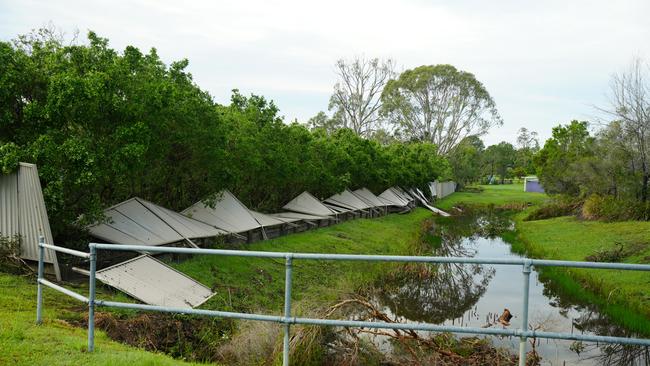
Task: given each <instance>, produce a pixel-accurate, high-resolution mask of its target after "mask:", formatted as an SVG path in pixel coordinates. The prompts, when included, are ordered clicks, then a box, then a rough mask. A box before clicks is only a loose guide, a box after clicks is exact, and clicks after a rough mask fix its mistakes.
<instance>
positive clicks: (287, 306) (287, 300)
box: [36, 237, 650, 366]
mask: <svg viewBox="0 0 650 366" xmlns="http://www.w3.org/2000/svg"><path fill="white" fill-rule="evenodd" d="M43 240H44V239H43V238H42V237H40V238H39V248H40V257H39V263H38V294H37V306H36V322H37V323H39V324H40V323H41V322H42V306H43V296H42V291H43V290H42V285H45V286H48V287H50V288H53V289H55V290H57V291H60V292H62V293H64V294H66V295H68V296H72V297H74V298H75V299H77V300H79V301H82V302H85V303H88V351H90V352H92V351H93V350H94V341H95V340H94V334H95V321H94V319H95V306H106V307H115V308H126V309H134V310H146V311H158V312H167V313H179V314H194V315H205V316H212V317H222V318H232V319H243V320H256V321H265V322H274V323H280V324H284V342H283V360H282V361H283V365H287V366H288V365H289V334H290V330H291V329H290V327H291V325H292V324H304V325H319V326H339V327H363V328H380V329H395V330H421V331H433V332H452V333H465V334H484V335H498V336H514V337H519V365H521V366H524V365H525V364H526V343H527V342H526V340H527V338H547V339H563V340H576V341H586V342H603V343H618V344H627V345H637V346H650V339H641V338H626V337H610V336H598V335H584V334H571V333H556V332H542V331H535V330H529V329H528V297H529V286H530V272H531V269H532V267H533V266H538V267H573V268H594V269H616V270H630V271H650V265H647V264H628V263H594V262H572V261H557V260H546V259H528V258H465V257H430V256H395V255H358V254H320V253H288V252H261V251H245V250H225V249H200V248H178V247H150V246H146V245H122V244H100V243H90V244H89V245H88V246H89V248H90V253H84V252H79V251H75V250H71V249H68V248H63V247H58V246H55V245H51V244H45V243H44V241H43ZM45 248H48V249H52V250H55V251H60V252H64V253H68V254H71V255H76V256H78V257H82V258H87V259H89V261H90V271H89V276H90V278H89V291H88V297H87V298H86V297H84V296H83V295H80V294H77V293H75V292H74V291H70V290H68V289H65V288H63V287H61V286H58V285H56V284H53V283H51V282H49V281H47V280H45V279H44V277H43V266H44V262H43V259H44V254H45V252H44V250H45ZM98 249H100V250H114V251H135V252H149V253H183V254H203V255H222V256H238V257H256V258H284V259H285V287H284V316H279V315H264V314H250V313H239V312H228V311H217V310H203V309H192V308H175V307H169V306H156V305H145V304H131V303H125V302H115V301H104V300H97V299H96V298H95V274H96V269H97V267H96V265H97V250H98ZM294 259H301V260H335V261H337V260H345V261H370V262H410V263H469V264H494V265H516V266H522V273H523V275H524V281H523V308H522V320H523V321H522V327H521V329H495V328H474V327H458V326H446V325H435V324H426V323H408V324H403V323H385V322H368V321H355V320H334V319H318V318H302V317H292V316H291V280H292V264H293V260H294Z"/></svg>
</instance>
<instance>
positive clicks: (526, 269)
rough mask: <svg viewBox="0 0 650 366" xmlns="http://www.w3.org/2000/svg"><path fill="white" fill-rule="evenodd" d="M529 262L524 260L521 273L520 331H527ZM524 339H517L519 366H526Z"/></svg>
mask: <svg viewBox="0 0 650 366" xmlns="http://www.w3.org/2000/svg"><path fill="white" fill-rule="evenodd" d="M530 267H531V260H530V259H526V261H525V263H524V266H523V269H522V273H523V275H524V276H523V277H524V291H523V295H522V296H523V306H522V309H521V330H522V331H523V332H527V331H528V295H529V290H530V271H531V269H530ZM526 339H527V338H526V337H520V338H519V366H526Z"/></svg>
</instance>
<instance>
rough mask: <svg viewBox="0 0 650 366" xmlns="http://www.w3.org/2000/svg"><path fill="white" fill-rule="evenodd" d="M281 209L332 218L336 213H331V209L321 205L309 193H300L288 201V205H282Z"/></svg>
mask: <svg viewBox="0 0 650 366" xmlns="http://www.w3.org/2000/svg"><path fill="white" fill-rule="evenodd" d="M282 208H284V209H285V210H288V211H294V212H300V213H304V214H308V215H315V216H332V215H334V214H336V212H334V211H332V209H330V208H329V207H327V206H325V205H324V204H322V203H321V202H320V201H319V200H318V199H316V197H314V196H312V195H311V194H310V193H309V192H302V193H301V194H300V195H298V197H296V198H294V199H292V200H291V201H289V203H287V204H286V205H284V207H282Z"/></svg>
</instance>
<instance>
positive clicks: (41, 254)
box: [36, 235, 45, 324]
mask: <svg viewBox="0 0 650 366" xmlns="http://www.w3.org/2000/svg"><path fill="white" fill-rule="evenodd" d="M44 243H45V238H44V237H43V236H42V235H39V237H38V279H37V280H36V283H37V285H36V288H37V290H36V324H41V323H43V285H42V284H41V280H42V279H43V276H44V272H45V263H44V261H45V248H44V247H43V244H44Z"/></svg>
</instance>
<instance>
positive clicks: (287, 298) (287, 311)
mask: <svg viewBox="0 0 650 366" xmlns="http://www.w3.org/2000/svg"><path fill="white" fill-rule="evenodd" d="M292 261H293V257H292V255H287V256H286V264H285V273H284V319H285V323H284V344H283V347H282V365H284V366H289V332H290V330H291V326H290V325H289V318H290V317H291V267H292Z"/></svg>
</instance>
